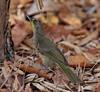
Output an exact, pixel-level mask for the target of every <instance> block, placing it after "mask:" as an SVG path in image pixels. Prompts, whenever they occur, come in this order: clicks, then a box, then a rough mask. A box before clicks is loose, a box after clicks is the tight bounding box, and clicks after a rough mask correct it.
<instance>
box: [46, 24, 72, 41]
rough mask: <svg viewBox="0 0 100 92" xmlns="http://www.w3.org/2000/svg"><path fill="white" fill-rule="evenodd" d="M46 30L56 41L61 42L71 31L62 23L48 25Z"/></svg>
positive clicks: (49, 36) (48, 35)
mask: <svg viewBox="0 0 100 92" xmlns="http://www.w3.org/2000/svg"><path fill="white" fill-rule="evenodd" d="M44 32H45V35H46V36H47V37H48V38H50V39H51V40H53V41H54V42H59V41H61V40H62V39H65V38H66V37H67V36H68V35H69V34H70V31H69V30H67V29H66V28H65V27H64V26H62V25H53V26H46V28H45V30H44Z"/></svg>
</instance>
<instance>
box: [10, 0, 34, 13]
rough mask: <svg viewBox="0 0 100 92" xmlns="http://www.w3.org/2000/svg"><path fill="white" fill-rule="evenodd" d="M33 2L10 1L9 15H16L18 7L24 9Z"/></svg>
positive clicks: (29, 0)
mask: <svg viewBox="0 0 100 92" xmlns="http://www.w3.org/2000/svg"><path fill="white" fill-rule="evenodd" d="M32 2H33V0H11V5H10V13H16V12H17V8H18V6H19V5H22V7H24V8H28V7H30V6H31V4H32Z"/></svg>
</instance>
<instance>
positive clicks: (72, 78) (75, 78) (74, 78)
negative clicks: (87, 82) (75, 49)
mask: <svg viewBox="0 0 100 92" xmlns="http://www.w3.org/2000/svg"><path fill="white" fill-rule="evenodd" d="M59 66H60V67H61V69H62V70H63V71H64V73H65V74H66V75H67V77H68V78H69V80H70V81H71V82H73V83H80V82H81V81H80V79H79V78H78V76H77V75H76V74H74V72H73V71H72V70H71V69H70V67H69V66H66V65H64V64H63V63H61V62H59Z"/></svg>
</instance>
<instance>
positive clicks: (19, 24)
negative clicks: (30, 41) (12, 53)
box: [11, 18, 32, 47]
mask: <svg viewBox="0 0 100 92" xmlns="http://www.w3.org/2000/svg"><path fill="white" fill-rule="evenodd" d="M13 25H14V27H13V28H12V30H11V33H12V40H13V41H14V46H15V47H17V46H18V45H19V44H20V43H21V42H22V41H23V40H24V39H25V38H26V37H27V36H28V35H29V34H31V33H32V28H31V24H30V23H29V22H27V21H24V20H19V19H16V18H15V19H13Z"/></svg>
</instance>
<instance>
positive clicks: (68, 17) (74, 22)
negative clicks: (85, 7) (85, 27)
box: [59, 13, 82, 28]
mask: <svg viewBox="0 0 100 92" xmlns="http://www.w3.org/2000/svg"><path fill="white" fill-rule="evenodd" d="M59 17H60V19H61V20H62V21H63V22H64V23H66V24H69V25H71V26H73V27H75V28H80V27H81V26H82V22H81V20H80V19H79V18H78V17H76V16H73V15H72V14H69V13H62V14H60V15H59Z"/></svg>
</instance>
